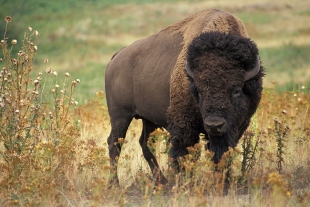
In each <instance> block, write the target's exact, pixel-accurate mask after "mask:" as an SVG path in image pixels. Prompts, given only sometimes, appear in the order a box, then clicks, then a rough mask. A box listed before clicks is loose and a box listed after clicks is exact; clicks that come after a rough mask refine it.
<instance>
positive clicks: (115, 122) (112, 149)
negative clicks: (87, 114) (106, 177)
mask: <svg viewBox="0 0 310 207" xmlns="http://www.w3.org/2000/svg"><path fill="white" fill-rule="evenodd" d="M131 120H132V117H131V116H130V114H128V115H127V116H126V115H125V114H122V115H120V116H114V117H111V127H112V129H111V133H110V135H109V137H108V140H107V142H108V146H109V156H110V165H111V170H110V185H112V184H116V185H118V184H119V180H118V177H117V159H118V157H119V155H120V152H121V147H122V146H121V142H120V140H119V139H120V138H125V136H126V132H127V129H128V126H129V124H130V122H131Z"/></svg>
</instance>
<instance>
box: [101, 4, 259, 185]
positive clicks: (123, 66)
mask: <svg viewBox="0 0 310 207" xmlns="http://www.w3.org/2000/svg"><path fill="white" fill-rule="evenodd" d="M263 76H264V67H263V66H262V65H261V61H260V58H259V54H258V49H257V46H256V44H255V43H254V42H253V41H251V40H250V39H249V37H248V34H247V32H246V29H245V26H244V25H243V23H242V22H241V20H240V19H238V18H237V17H236V16H234V15H233V14H230V13H228V12H224V11H220V10H216V9H212V10H203V11H201V12H198V13H196V14H194V15H192V16H189V17H188V18H186V19H184V20H182V21H180V22H178V23H176V24H173V25H170V26H168V27H167V28H165V29H163V30H161V31H159V32H158V33H156V34H154V35H152V36H149V37H147V38H144V39H141V40H138V41H136V42H134V43H132V44H131V45H130V46H127V47H125V48H123V49H121V50H120V51H118V52H117V53H116V54H115V55H113V57H112V59H111V61H110V63H109V64H108V66H107V69H106V73H105V90H106V98H107V105H108V111H109V115H110V122H111V127H112V129H111V133H110V135H109V137H108V140H107V141H108V146H109V156H110V159H111V166H112V169H114V170H116V158H117V157H118V156H119V154H120V151H121V145H120V144H119V143H118V139H119V138H124V137H125V135H126V131H127V128H128V126H129V124H130V122H131V121H132V119H133V118H139V119H142V122H143V130H142V134H141V137H140V140H139V142H140V145H141V147H142V151H143V155H144V158H145V159H146V160H147V162H148V164H149V166H150V168H151V171H152V173H153V176H154V178H155V180H156V182H158V183H162V184H165V183H167V180H166V178H165V177H164V176H163V174H162V172H161V170H160V169H159V166H158V163H157V161H156V158H155V157H154V155H153V154H152V153H151V152H150V150H149V149H148V147H147V140H148V137H149V134H150V133H151V132H152V131H154V130H155V129H156V128H158V127H163V128H166V129H167V130H168V131H169V132H170V135H171V138H170V145H171V149H170V152H169V156H170V157H171V158H172V159H173V160H174V161H173V162H174V163H176V164H177V160H178V158H180V157H182V156H184V155H186V154H188V151H187V148H188V147H190V146H194V145H195V144H196V143H198V142H199V134H201V133H203V134H204V135H205V137H206V139H207V140H208V144H207V146H206V148H207V149H208V150H210V151H212V152H214V157H213V161H214V162H215V163H218V162H219V160H220V159H221V156H222V155H223V153H224V152H226V151H227V150H228V147H232V148H233V147H235V146H236V145H237V143H238V140H239V139H240V137H241V136H242V134H243V133H244V131H245V130H246V128H247V127H248V126H249V123H250V119H251V117H252V115H253V114H254V113H255V111H256V109H257V107H258V104H259V102H260V99H261V92H262V79H263ZM112 180H114V181H116V182H118V179H117V175H115V174H114V177H113V178H112Z"/></svg>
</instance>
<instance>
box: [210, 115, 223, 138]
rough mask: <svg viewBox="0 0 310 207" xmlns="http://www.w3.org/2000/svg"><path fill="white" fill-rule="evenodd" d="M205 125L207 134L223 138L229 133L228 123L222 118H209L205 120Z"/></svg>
mask: <svg viewBox="0 0 310 207" xmlns="http://www.w3.org/2000/svg"><path fill="white" fill-rule="evenodd" d="M204 125H205V129H206V131H207V133H209V134H211V135H213V136H222V135H223V134H224V133H226V131H227V122H226V120H225V119H224V118H222V117H218V116H208V117H206V118H205V119H204Z"/></svg>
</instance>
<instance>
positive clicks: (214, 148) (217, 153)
mask: <svg viewBox="0 0 310 207" xmlns="http://www.w3.org/2000/svg"><path fill="white" fill-rule="evenodd" d="M233 137H236V135H232V131H229V132H228V133H226V134H224V135H223V136H222V137H214V136H212V135H208V138H209V142H208V143H207V146H206V148H207V149H208V150H210V151H211V152H214V156H213V161H214V163H215V164H217V163H219V161H220V159H221V157H222V155H223V154H224V153H225V152H227V151H228V147H235V146H236V145H237V140H234V139H233Z"/></svg>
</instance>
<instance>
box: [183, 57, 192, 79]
mask: <svg viewBox="0 0 310 207" xmlns="http://www.w3.org/2000/svg"><path fill="white" fill-rule="evenodd" d="M185 70H186V73H187V75H188V76H189V77H191V78H193V75H194V74H193V72H192V71H191V70H190V69H189V66H188V64H187V61H186V62H185Z"/></svg>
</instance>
